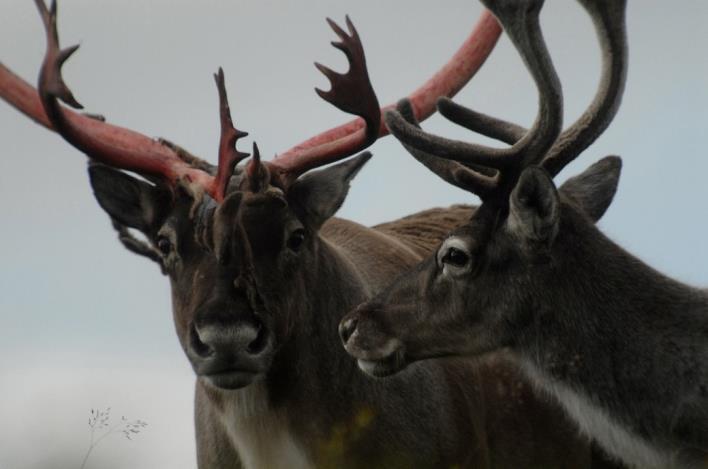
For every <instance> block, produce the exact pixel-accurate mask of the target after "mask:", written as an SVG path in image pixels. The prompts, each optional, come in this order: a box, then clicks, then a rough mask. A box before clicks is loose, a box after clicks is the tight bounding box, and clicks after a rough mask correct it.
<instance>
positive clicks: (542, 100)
mask: <svg viewBox="0 0 708 469" xmlns="http://www.w3.org/2000/svg"><path fill="white" fill-rule="evenodd" d="M484 3H485V6H487V8H489V9H490V10H492V12H493V13H494V14H495V15H496V16H497V18H498V19H499V21H500V22H501V23H502V25H503V26H504V29H505V30H506V32H507V34H508V35H509V37H510V39H511V40H512V42H513V43H514V45H515V46H516V48H517V50H518V51H519V54H520V55H521V57H522V59H523V60H524V62H525V63H526V66H527V68H528V69H529V72H530V73H531V75H532V77H533V79H534V82H535V83H536V87H537V88H538V91H539V111H538V115H537V118H536V121H535V123H534V125H533V127H532V128H531V130H530V131H528V132H527V133H526V134H525V135H524V136H523V137H522V138H521V139H519V140H518V141H516V142H515V143H514V145H512V146H511V147H510V148H505V149H496V148H489V147H485V146H482V145H478V144H475V143H467V142H462V141H459V140H452V139H447V138H444V137H440V136H437V135H432V134H428V133H426V132H423V131H422V130H420V129H418V128H416V127H415V126H412V125H411V124H410V123H408V122H406V120H405V119H403V118H402V117H401V116H400V115H398V114H397V113H395V112H389V113H387V115H386V118H385V120H386V124H387V125H388V126H389V129H390V130H391V132H392V133H393V134H394V135H395V136H396V138H398V139H399V140H401V141H402V142H403V143H405V144H408V145H410V146H413V147H415V148H417V149H419V150H422V151H425V152H427V153H431V154H434V155H436V156H439V157H442V158H446V159H450V160H454V161H459V162H463V163H467V164H476V165H481V166H487V167H491V168H494V169H498V170H509V169H512V168H513V169H514V170H515V171H514V172H515V173H518V172H520V168H521V167H523V166H526V165H528V164H532V163H535V162H537V161H539V160H540V159H541V158H542V157H543V156H544V155H545V153H546V151H547V150H548V149H549V148H550V147H551V145H552V144H553V142H554V141H555V139H556V138H557V136H558V134H559V133H560V129H561V126H562V112H563V104H562V94H561V86H560V81H559V80H558V76H557V75H556V72H555V69H554V67H553V63H552V61H551V59H550V57H549V54H548V50H547V48H546V45H545V42H544V40H543V35H542V33H541V28H540V25H539V12H540V9H541V7H542V5H543V0H527V1H525V2H518V1H514V2H509V1H505V0H500V1H495V0H486V1H485V2H484ZM496 122H497V123H498V122H499V121H496ZM493 123H494V121H492V124H493ZM497 133H498V134H499V132H497ZM501 135H502V136H504V135H503V134H501ZM506 137H508V135H507V136H506ZM506 137H505V138H506ZM512 176H513V174H512ZM512 179H513V177H512Z"/></svg>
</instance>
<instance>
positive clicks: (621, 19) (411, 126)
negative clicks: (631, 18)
mask: <svg viewBox="0 0 708 469" xmlns="http://www.w3.org/2000/svg"><path fill="white" fill-rule="evenodd" d="M579 1H580V2H581V4H582V5H583V6H584V7H585V9H586V10H587V12H588V14H589V15H590V16H591V17H592V19H593V22H594V24H595V28H596V32H597V36H598V38H599V41H600V46H601V49H602V54H603V62H602V78H601V80H600V86H599V87H598V90H597V92H596V95H595V98H594V100H593V102H592V103H591V104H590V106H589V107H588V108H587V110H586V111H585V112H584V113H583V114H582V115H581V116H580V118H579V119H578V120H577V121H576V122H574V123H573V124H572V125H571V126H570V127H568V128H567V129H566V130H565V131H563V132H562V133H561V134H560V135H558V136H557V138H555V141H553V142H552V145H551V146H550V147H548V146H547V144H548V141H547V140H546V141H545V143H544V145H536V146H535V149H533V150H532V147H527V149H526V150H524V153H526V154H525V156H524V157H523V158H515V157H514V152H513V150H514V148H517V147H520V146H521V144H522V142H523V141H524V140H527V141H528V136H529V135H530V134H532V133H533V129H532V130H531V131H527V130H526V129H524V128H523V127H521V126H518V125H516V124H513V123H510V122H507V121H504V120H502V119H497V118H495V117H492V116H488V115H486V114H482V113H479V112H476V111H473V110H471V109H468V108H466V107H464V106H461V105H459V104H456V103H454V102H452V101H451V100H450V99H447V98H441V99H440V100H439V101H438V110H439V111H440V113H441V114H442V115H443V116H445V117H446V118H447V119H449V120H451V121H452V122H454V123H456V124H458V125H461V126H463V127H465V128H467V129H470V130H472V131H475V132H478V133H481V134H483V135H486V136H488V137H491V138H495V139H497V140H501V141H503V142H505V143H508V144H510V145H512V147H511V148H508V149H505V150H496V149H486V148H484V147H481V146H479V145H475V144H470V143H466V142H459V141H455V140H450V139H445V138H442V137H438V136H435V135H430V134H427V133H425V132H423V131H422V130H420V128H419V127H418V126H417V124H416V122H415V121H414V120H411V119H410V117H409V116H406V115H405V113H404V112H403V111H401V110H399V113H391V115H390V116H389V115H387V116H386V123H387V124H389V125H390V126H391V128H392V132H393V133H394V134H395V135H396V137H398V138H399V139H400V140H401V141H402V143H403V145H404V146H405V147H406V149H407V150H408V151H409V152H410V153H411V154H412V155H413V156H414V157H415V158H416V159H418V160H419V161H421V162H422V163H423V164H425V165H426V166H427V167H428V168H429V169H431V170H432V171H433V172H435V173H436V174H437V175H438V176H440V177H442V178H443V179H445V180H446V181H448V182H450V183H451V184H454V185H456V186H458V187H462V188H466V189H467V190H469V191H470V192H473V193H475V194H477V195H479V196H480V197H481V198H482V199H483V200H488V199H490V198H492V197H497V198H500V199H501V198H502V196H503V195H505V194H506V192H508V191H509V190H511V188H512V187H513V184H514V183H515V180H516V178H517V177H518V175H519V174H520V173H521V171H522V170H523V168H524V167H526V166H528V165H530V164H534V163H539V162H540V164H541V165H542V166H543V167H544V168H545V169H546V170H547V171H548V172H549V173H550V174H551V175H552V176H554V175H556V174H557V173H558V172H559V171H560V170H561V169H562V168H563V167H564V166H565V165H567V164H568V163H569V162H570V161H572V160H573V159H574V158H576V157H577V156H578V155H579V154H580V153H581V152H582V151H583V150H584V149H586V148H587V147H588V146H589V145H590V144H592V142H593V141H594V140H595V139H596V138H597V137H598V136H599V135H600V134H601V133H602V132H603V131H604V130H605V129H606V128H607V126H608V125H609V124H610V122H611V121H612V119H613V117H614V116H615V114H616V112H617V109H618V108H619V104H620V102H621V98H622V92H623V90H624V83H625V78H626V74H627V70H626V67H627V43H626V31H625V13H624V12H625V7H626V0H579ZM531 2H532V3H533V5H529V2H528V1H527V2H525V4H521V3H519V2H517V3H509V2H507V3H504V2H503V1H499V0H496V1H495V0H487V2H486V3H488V4H491V5H490V8H492V9H494V11H495V13H496V14H502V15H504V16H500V20H501V21H502V23H503V24H504V26H505V28H506V29H507V32H508V33H509V35H510V36H512V40H513V35H514V34H518V33H516V32H515V29H514V28H512V26H513V25H510V24H508V18H506V15H507V14H508V12H504V11H500V10H504V9H505V8H506V7H509V8H510V9H513V8H516V9H518V11H519V13H520V14H522V15H523V14H525V11H526V10H527V9H526V8H525V7H526V6H532V7H533V8H540V6H541V4H542V3H543V2H542V1H538V0H531ZM538 40H540V36H539V38H538ZM515 43H516V41H515ZM517 48H519V47H518V45H517ZM520 51H521V50H520ZM527 66H528V67H529V68H531V66H532V64H531V63H527ZM544 67H550V63H549V64H547V65H545V66H544ZM549 72H550V69H549ZM559 91H560V90H558V92H559ZM548 96H549V97H552V96H553V92H551V93H549V94H548ZM556 99H557V101H558V102H557V106H558V107H557V109H556V111H560V99H561V98H560V94H558V97H557V98H556ZM542 104H543V102H542ZM551 104H553V103H551ZM402 109H403V108H402ZM539 119H541V120H549V119H554V120H555V119H557V117H554V116H553V114H551V115H548V114H547V110H546V111H544V109H543V108H541V109H540V111H539V117H538V118H537V121H536V122H537V124H538V122H539ZM559 123H560V121H557V122H556V123H555V124H554V125H557V124H559ZM548 135H549V136H551V135H552V133H549V134H548ZM556 135H557V134H556ZM544 148H545V150H544ZM531 150H532V151H531ZM436 157H439V159H437V160H435V158H436ZM460 162H464V163H465V164H464V165H463V164H461V163H460ZM480 166H481V167H480ZM490 169H495V170H497V171H498V173H497V174H496V177H492V176H490V174H487V173H486V172H488V171H489V170H490ZM485 171H486V172H485ZM480 173H484V174H480Z"/></svg>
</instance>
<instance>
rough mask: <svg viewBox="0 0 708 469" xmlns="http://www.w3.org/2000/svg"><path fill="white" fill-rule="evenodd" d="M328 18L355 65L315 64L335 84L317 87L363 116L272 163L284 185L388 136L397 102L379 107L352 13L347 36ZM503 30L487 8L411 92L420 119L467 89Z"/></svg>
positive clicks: (338, 104)
mask: <svg viewBox="0 0 708 469" xmlns="http://www.w3.org/2000/svg"><path fill="white" fill-rule="evenodd" d="M327 21H328V23H329V24H330V26H331V27H332V29H333V30H334V31H335V33H336V34H337V35H338V36H339V38H340V39H341V42H333V43H332V44H333V45H334V46H335V47H337V48H338V49H340V50H342V51H343V52H344V53H345V54H346V55H347V59H348V60H349V65H350V69H349V72H348V73H347V74H338V73H336V72H333V71H332V70H330V69H329V68H327V67H324V66H322V65H320V64H315V65H316V67H317V68H318V69H319V70H320V71H321V72H322V73H324V74H325V76H327V78H328V79H329V80H330V83H331V86H332V89H331V90H330V91H329V92H323V91H321V90H316V91H317V93H318V94H319V95H320V96H321V97H322V98H323V99H325V100H327V101H329V102H330V103H332V104H334V105H335V106H336V107H338V108H339V109H342V110H343V111H346V112H350V113H352V114H356V115H359V116H361V118H358V119H355V120H353V121H350V122H348V123H346V124H343V125H341V126H339V127H335V128H333V129H330V130H328V131H326V132H323V133H321V134H319V135H317V136H315V137H312V138H310V139H309V140H306V141H305V142H303V143H301V144H299V145H296V146H295V147H293V148H291V149H290V150H288V151H286V152H284V153H282V154H280V155H278V156H277V157H276V158H275V159H274V160H273V161H270V162H268V165H269V168H270V169H271V172H272V173H274V174H275V175H277V176H276V177H277V179H279V180H280V181H281V184H282V185H283V186H284V187H286V186H287V185H289V183H290V182H292V181H293V180H295V179H296V178H297V177H298V176H299V175H300V174H302V173H303V172H305V171H307V170H309V169H312V168H314V167H317V166H321V165H324V164H327V163H331V162H334V161H337V160H339V159H342V158H345V157H347V156H349V155H352V154H354V153H356V152H358V151H361V150H363V149H364V148H366V147H368V146H369V145H371V144H372V143H373V142H374V141H375V140H376V139H377V138H380V137H383V136H385V135H387V134H388V129H387V128H386V126H384V125H382V124H381V116H382V115H383V114H384V113H385V111H386V110H388V109H392V108H393V107H394V105H393V104H390V105H388V106H386V107H384V108H383V109H381V110H379V109H378V107H379V106H378V100H377V98H376V95H375V94H374V91H373V88H372V87H371V83H370V81H369V77H368V72H367V70H366V59H365V57H364V51H363V48H362V46H361V42H360V39H359V35H358V33H357V31H356V29H355V28H354V25H353V24H352V23H351V20H350V19H349V17H347V27H348V29H349V34H347V33H346V32H345V31H344V30H342V28H340V27H339V26H337V24H336V23H334V22H333V21H332V20H330V19H328V20H327ZM500 33H501V28H500V27H499V24H498V23H497V21H496V20H495V19H494V16H493V15H492V14H491V13H490V12H488V11H485V12H483V13H482V16H481V17H480V19H479V20H478V22H477V24H476V26H475V27H474V29H473V31H472V32H471V33H470V35H469V37H468V38H467V39H466V40H465V42H464V43H463V44H462V46H461V47H460V49H459V50H458V51H457V52H456V53H455V54H454V55H453V57H452V58H451V59H450V60H449V61H448V62H447V63H446V64H445V65H444V66H443V67H442V68H441V69H440V70H439V71H438V72H437V73H436V74H435V75H434V76H433V77H432V78H430V79H429V80H428V81H427V82H426V83H425V84H423V86H421V87H420V88H418V89H417V90H416V91H414V92H413V93H411V94H410V95H409V97H408V99H409V100H410V101H411V103H412V104H411V106H412V108H413V110H414V111H413V112H414V115H415V117H416V119H419V120H424V119H426V118H427V117H428V116H430V115H431V114H433V112H435V102H436V100H437V99H438V97H440V96H454V95H455V94H456V93H457V92H458V91H459V90H460V89H462V87H463V86H464V85H465V84H466V83H467V82H468V81H469V80H470V79H471V78H472V76H474V74H475V73H476V72H477V70H479V68H480V67H481V66H482V64H483V63H484V61H485V60H486V58H487V57H488V56H489V54H490V52H491V51H492V49H493V48H494V45H495V44H496V42H497V39H498V38H499V35H500ZM349 93H352V94H349Z"/></svg>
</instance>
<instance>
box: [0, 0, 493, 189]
mask: <svg viewBox="0 0 708 469" xmlns="http://www.w3.org/2000/svg"><path fill="white" fill-rule="evenodd" d="M35 3H36V4H37V7H38V9H39V11H40V14H41V15H42V19H43V21H44V24H45V27H46V31H47V52H46V56H45V60H44V63H43V66H42V71H41V74H40V83H39V94H40V96H37V92H35V91H34V90H33V89H32V87H31V86H29V85H28V84H27V83H25V82H24V81H23V80H22V79H20V78H19V77H17V76H16V75H15V74H13V73H12V72H11V71H10V70H8V69H7V68H5V67H4V66H3V65H2V64H0V96H2V98H3V99H5V100H6V101H8V102H9V103H10V104H11V105H13V106H14V107H16V108H17V109H19V110H20V111H21V112H23V113H24V114H26V115H28V116H29V117H30V118H32V119H34V120H35V121H37V122H38V123H40V124H41V125H44V126H45V127H47V128H50V129H53V130H55V131H57V132H58V133H60V134H61V135H62V137H63V138H65V139H66V140H67V141H68V142H69V143H71V144H72V145H74V146H75V147H77V148H78V149H80V150H81V151H83V152H84V153H86V154H87V155H88V156H90V157H91V158H93V159H95V160H97V161H100V162H103V163H105V164H108V165H111V166H114V167H118V168H123V169H127V170H130V171H135V172H137V173H140V174H143V175H146V176H154V177H159V178H162V179H164V180H166V181H167V182H169V183H172V184H175V183H177V182H180V181H183V182H187V183H191V184H194V185H197V186H201V187H202V188H204V189H205V190H206V191H207V192H208V193H209V194H210V195H211V196H212V197H213V198H214V199H216V200H219V201H220V200H222V198H223V196H224V193H225V190H226V187H227V185H228V181H229V179H230V177H231V174H232V173H233V168H234V165H235V164H236V163H237V162H238V161H240V160H241V159H243V158H244V157H245V156H244V154H243V153H240V152H238V151H236V150H235V146H234V145H235V142H236V140H237V139H238V138H240V137H241V136H243V135H242V133H241V132H239V131H237V130H236V129H234V128H233V124H232V122H231V120H230V113H229V111H228V103H227V101H226V93H225V87H224V85H223V73H220V74H219V75H217V86H218V88H219V95H220V108H221V111H222V113H221V122H222V138H221V142H220V146H219V148H220V152H219V169H218V170H217V176H216V177H214V176H212V175H211V174H209V173H208V172H207V171H205V170H202V169H198V168H196V167H194V166H192V165H191V164H190V161H187V160H185V159H183V158H181V156H180V152H176V151H174V149H173V148H172V146H169V145H163V144H161V143H158V142H156V141H154V140H153V139H151V138H149V137H146V136H145V135H142V134H139V133H137V132H134V131H131V130H128V129H124V128H121V127H117V126H113V125H110V124H107V123H105V122H101V121H99V120H95V119H92V118H89V117H87V116H83V115H81V114H78V113H76V112H73V111H71V110H70V109H67V108H65V107H63V106H61V105H60V103H59V100H62V101H64V102H65V103H67V104H69V105H70V106H74V107H80V105H79V104H78V102H76V100H75V99H74V98H73V95H72V94H71V92H70V91H69V88H68V87H67V86H66V85H65V84H64V82H63V79H62V77H61V65H62V63H63V62H64V61H65V60H66V59H67V58H68V57H69V56H70V55H71V54H72V53H73V52H74V51H75V50H76V47H71V48H68V49H66V50H64V51H62V50H61V49H60V48H59V41H58V34H57V28H56V3H55V2H53V3H52V6H51V8H50V9H47V8H46V6H45V4H44V2H43V1H42V0H35ZM330 25H331V26H332V28H333V29H334V30H335V32H336V33H337V35H338V36H339V37H340V39H341V42H337V43H333V44H334V45H335V47H337V48H339V49H341V50H342V51H343V52H344V53H345V54H346V55H347V58H348V59H349V62H350V70H349V72H347V73H346V74H337V73H335V72H333V71H331V70H329V69H327V68H326V67H322V66H318V68H320V70H322V71H323V73H325V75H327V76H328V78H330V81H331V83H332V89H331V90H330V91H329V92H322V91H318V93H319V94H320V96H322V97H323V98H324V99H326V100H327V101H329V102H331V103H332V104H334V105H335V106H337V107H339V108H340V109H342V110H344V111H347V112H351V113H354V114H357V115H359V116H361V117H360V118H358V119H355V120H354V121H351V122H349V123H348V124H345V125H342V126H339V127H336V128H334V129H331V130H329V131H327V132H324V133H322V134H320V135H318V136H316V137H313V138H311V139H309V140H307V141H305V142H304V143H302V144H300V145H298V146H296V147H294V148H293V149H291V150H289V151H287V152H285V153H283V154H281V155H280V156H279V157H278V158H276V159H275V160H274V161H272V162H267V163H264V164H267V165H268V167H269V169H271V171H270V172H271V174H272V176H273V183H274V184H279V185H281V186H282V187H287V185H288V184H289V183H290V182H292V181H293V180H294V179H295V178H297V176H298V175H300V174H302V173H303V172H305V171H307V170H308V169H311V168H313V167H316V166H320V165H323V164H327V163H330V162H333V161H336V160H338V159H342V158H344V157H346V156H348V155H350V154H353V153H355V152H357V151H359V150H361V149H363V148H365V147H366V146H368V145H370V144H371V143H372V142H373V141H374V140H375V139H376V138H378V137H380V136H383V135H385V134H386V133H387V130H386V128H385V127H384V126H383V125H381V123H380V122H381V112H380V111H379V110H378V102H377V100H376V96H375V94H374V92H373V88H372V87H371V84H370V82H369V79H368V74H367V70H366V62H365V58H364V54H363V48H362V47H361V42H360V40H359V36H358V34H357V33H356V30H355V29H354V27H353V25H352V24H351V21H349V19H348V18H347V26H348V29H349V33H348V34H347V33H346V32H345V31H344V30H343V29H341V28H339V27H338V26H337V25H336V24H334V23H333V22H331V21H330ZM500 32H501V29H500V27H499V25H498V24H497V22H496V20H495V19H494V18H493V17H492V15H491V14H489V13H488V12H485V13H484V14H483V15H482V18H481V19H480V21H479V22H478V24H477V26H476V28H475V30H474V31H473V33H472V34H471V35H470V37H469V38H468V39H467V40H466V41H465V43H464V44H463V46H462V47H461V48H460V49H459V50H458V52H457V53H456V54H455V55H454V56H453V58H452V59H451V60H450V62H449V63H448V64H446V65H445V66H444V67H443V68H442V69H441V70H440V71H439V72H438V73H437V74H436V75H435V76H434V77H433V78H431V79H430V80H429V81H428V82H427V83H426V84H424V85H423V86H422V87H421V88H419V89H418V90H417V91H416V92H414V93H413V94H411V95H410V99H411V102H412V103H413V107H414V110H415V115H416V117H417V118H418V119H424V118H425V117H427V116H428V115H430V114H432V113H433V112H434V103H435V100H436V99H437V98H438V97H439V96H441V95H446V96H452V95H454V94H455V93H456V92H457V91H458V90H459V89H460V88H462V86H464V85H465V83H466V82H467V81H469V79H470V78H471V77H472V76H473V75H474V73H475V72H476V71H477V70H478V69H479V67H480V66H481V64H482V63H483V62H484V60H485V59H486V57H487V56H488V55H489V53H490V52H491V50H492V48H493V47H494V45H495V43H496V40H497V39H498V37H499V35H500ZM388 107H391V106H388Z"/></svg>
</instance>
